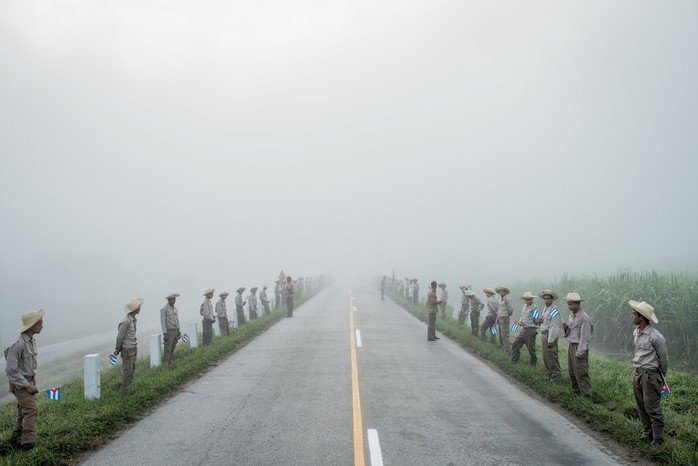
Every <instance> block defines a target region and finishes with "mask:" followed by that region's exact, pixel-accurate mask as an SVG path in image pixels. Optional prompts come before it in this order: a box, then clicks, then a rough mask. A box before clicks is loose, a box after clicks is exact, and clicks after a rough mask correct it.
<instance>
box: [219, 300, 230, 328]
mask: <svg viewBox="0 0 698 466" xmlns="http://www.w3.org/2000/svg"><path fill="white" fill-rule="evenodd" d="M228 294H229V293H228V292H227V291H224V292H223V293H221V294H219V295H218V297H219V298H220V299H219V300H218V301H217V302H216V317H217V318H218V328H220V329H221V335H230V326H229V324H230V321H229V320H228V308H227V306H226V305H225V298H227V297H228Z"/></svg>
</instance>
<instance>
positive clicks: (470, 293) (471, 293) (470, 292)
mask: <svg viewBox="0 0 698 466" xmlns="http://www.w3.org/2000/svg"><path fill="white" fill-rule="evenodd" d="M465 295H466V296H467V297H468V298H472V297H473V296H475V292H474V291H472V290H468V291H466V292H465Z"/></svg>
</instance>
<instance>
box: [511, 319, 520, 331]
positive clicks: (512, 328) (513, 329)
mask: <svg viewBox="0 0 698 466" xmlns="http://www.w3.org/2000/svg"><path fill="white" fill-rule="evenodd" d="M518 329H519V321H518V320H517V321H516V322H514V324H513V325H512V326H511V331H512V332H516V331H517V330H518Z"/></svg>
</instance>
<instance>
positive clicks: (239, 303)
mask: <svg viewBox="0 0 698 466" xmlns="http://www.w3.org/2000/svg"><path fill="white" fill-rule="evenodd" d="M244 305H245V300H244V299H242V293H238V294H236V295H235V307H242V306H244Z"/></svg>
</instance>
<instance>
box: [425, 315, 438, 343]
mask: <svg viewBox="0 0 698 466" xmlns="http://www.w3.org/2000/svg"><path fill="white" fill-rule="evenodd" d="M435 338H436V312H431V311H430V312H429V321H428V322H427V339H428V340H433V339H435Z"/></svg>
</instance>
